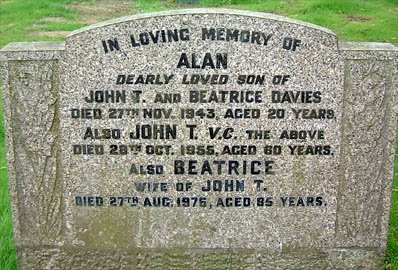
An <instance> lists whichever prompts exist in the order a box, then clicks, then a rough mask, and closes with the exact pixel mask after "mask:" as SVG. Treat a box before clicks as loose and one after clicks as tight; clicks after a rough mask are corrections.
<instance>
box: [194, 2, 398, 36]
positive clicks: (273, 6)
mask: <svg viewBox="0 0 398 270" xmlns="http://www.w3.org/2000/svg"><path fill="white" fill-rule="evenodd" d="M201 4H202V6H212V7H228V8H236V9H249V10H255V11H262V12H270V13H275V14H279V15H286V16H288V17H290V18H294V19H298V20H303V21H306V22H311V23H314V24H317V25H321V26H324V27H327V28H329V29H331V30H333V31H334V32H335V33H337V35H338V37H339V38H340V39H342V40H350V41H351V40H352V41H383V42H398V19H397V18H398V1H397V0H390V1H363V0H350V1H343V0H341V1H338V0H312V1H309V0H296V1H292V0H285V1H261V0H258V1H252V0H241V1H239V0H203V1H201Z"/></svg>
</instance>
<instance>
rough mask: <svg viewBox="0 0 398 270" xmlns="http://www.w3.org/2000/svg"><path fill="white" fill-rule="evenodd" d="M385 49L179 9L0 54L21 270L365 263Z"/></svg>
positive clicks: (382, 115)
mask: <svg viewBox="0 0 398 270" xmlns="http://www.w3.org/2000/svg"><path fill="white" fill-rule="evenodd" d="M397 55H398V54H397V49H396V48H395V47H394V46H392V45H390V44H382V43H338V40H337V37H336V35H335V34H334V33H332V32H331V31H330V30H328V29H325V28H322V27H318V26H315V25H312V24H308V23H304V22H300V21H295V20H291V19H288V18H284V17H279V16H275V15H270V14H264V13H255V12H246V11H232V10H207V9H200V10H181V11H172V12H161V13H152V14H143V15H135V16H131V17H126V18H121V19H117V20H113V21H108V22H105V23H100V24H97V25H93V26H90V27H87V28H83V29H81V30H78V31H75V32H73V33H72V34H71V35H70V36H69V37H68V38H67V40H66V42H65V43H13V44H9V45H7V46H6V47H5V48H3V49H2V50H1V54H0V57H1V58H0V60H1V66H0V67H1V71H2V79H3V84H4V110H5V120H6V121H5V124H6V131H7V146H8V162H9V163H8V164H9V166H8V169H9V179H10V191H11V199H12V211H13V220H14V237H15V241H16V247H17V252H18V261H19V266H20V268H21V269H82V268H85V269H169V268H170V269H308V268H314V269H315V268H317V269H359V268H363V269H378V267H380V266H381V265H383V258H384V252H385V247H386V238H387V229H388V216H389V204H390V192H391V181H392V174H393V158H394V148H395V147H394V146H395V144H394V143H395V137H396V124H397V123H396V116H397V100H396V95H397V93H396V89H397Z"/></svg>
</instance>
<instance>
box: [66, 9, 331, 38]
mask: <svg viewBox="0 0 398 270" xmlns="http://www.w3.org/2000/svg"><path fill="white" fill-rule="evenodd" d="M189 14H193V15H194V14H219V15H222V14H224V15H236V16H246V17H253V18H260V19H265V20H270V21H276V22H282V23H288V24H296V25H298V26H304V27H308V28H313V29H315V30H319V31H322V32H325V33H326V34H330V35H333V36H335V37H336V34H335V33H334V32H332V31H331V30H329V29H327V28H324V27H321V26H318V25H315V24H312V23H307V22H303V21H299V20H294V19H290V18H287V17H283V16H279V15H275V14H270V13H263V12H252V11H246V10H234V9H206V8H197V9H181V10H169V11H160V12H150V13H144V14H135V15H131V16H124V17H120V18H116V19H112V20H108V21H104V22H100V23H96V24H92V25H89V26H87V27H83V28H80V29H78V30H75V31H73V32H72V33H71V34H70V35H69V36H68V38H70V37H72V36H75V35H78V34H81V33H83V32H88V31H91V30H94V29H97V28H101V27H105V26H110V25H114V24H119V23H123V22H128V21H133V20H142V19H148V18H153V17H166V16H176V15H189Z"/></svg>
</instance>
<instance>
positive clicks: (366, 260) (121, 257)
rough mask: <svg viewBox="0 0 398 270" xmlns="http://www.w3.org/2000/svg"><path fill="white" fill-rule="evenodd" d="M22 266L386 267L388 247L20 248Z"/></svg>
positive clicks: (63, 267) (173, 267) (192, 267)
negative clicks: (384, 249) (383, 249)
mask: <svg viewBox="0 0 398 270" xmlns="http://www.w3.org/2000/svg"><path fill="white" fill-rule="evenodd" d="M18 256H19V258H21V260H20V265H19V267H20V269H30V270H34V269H40V270H42V269H52V270H55V269H86V270H89V269H95V270H97V269H112V270H114V269H201V270H202V269H211V270H215V269H228V270H233V269H253V270H254V269H272V270H275V269H289V270H292V269H342V270H343V269H344V270H347V269H355V270H357V269H383V265H384V262H383V261H384V256H383V252H381V251H377V250H369V249H366V250H364V249H330V250H325V251H321V250H299V251H292V252H282V253H270V252H269V251H267V252H261V251H255V250H217V251H216V250H203V249H202V250H200V249H199V250H198V249H196V250H172V249H169V250H152V249H151V250H142V249H140V250H129V251H122V250H90V251H88V250H84V249H82V248H62V249H61V248H47V249H44V248H34V247H24V248H19V250H18Z"/></svg>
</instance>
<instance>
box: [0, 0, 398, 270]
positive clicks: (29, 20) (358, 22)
mask: <svg viewBox="0 0 398 270" xmlns="http://www.w3.org/2000/svg"><path fill="white" fill-rule="evenodd" d="M113 1H114V3H117V2H116V1H115V0H113ZM79 2H83V1H81V0H74V1H73V0H57V1H51V0H10V1H5V0H0V48H1V47H3V46H4V45H6V44H7V43H9V42H15V41H38V40H41V41H45V40H63V39H64V38H63V37H62V35H46V34H40V32H46V33H47V32H48V31H71V30H74V29H78V28H80V27H82V26H84V25H85V23H84V22H81V21H79V20H78V19H77V18H78V16H79V15H80V16H82V14H78V13H77V11H76V10H72V9H71V8H69V7H68V4H71V3H79ZM85 3H86V4H93V5H95V4H96V2H95V1H85ZM100 3H101V1H99V3H98V4H100ZM189 3H196V4H195V5H189ZM130 6H131V13H137V12H149V11H159V10H168V9H176V8H189V7H222V8H234V9H246V10H254V11H260V12H270V13H275V14H278V15H283V16H287V17H290V18H294V19H298V20H303V21H307V22H311V23H314V24H318V25H321V26H324V27H327V28H329V29H331V30H332V31H334V32H335V33H336V34H337V35H338V37H339V39H340V40H345V41H380V42H392V43H398V19H397V17H398V0H379V1H376V0H375V1H370V0H349V1H348V0H347V1H343V0H282V1H276V0H267V1H265V0H257V1H253V0H202V1H197V0H178V1H175V0H174V1H173V0H165V1H150V0H138V1H131V5H130ZM83 15H84V14H83ZM105 18H107V17H105V15H104V17H101V14H100V15H98V20H103V19H105ZM0 126H1V128H0V270H12V269H16V258H15V249H14V245H13V240H12V222H11V214H10V204H9V196H8V183H7V174H6V169H5V167H6V157H5V144H4V137H5V134H4V128H3V117H2V108H1V103H0ZM395 166H396V167H395V171H397V172H398V158H397V160H396V161H395ZM394 188H395V189H398V174H397V175H395V177H394ZM386 268H387V269H396V270H398V192H393V195H392V203H391V218H390V227H389V238H388V250H387V254H386Z"/></svg>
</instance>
